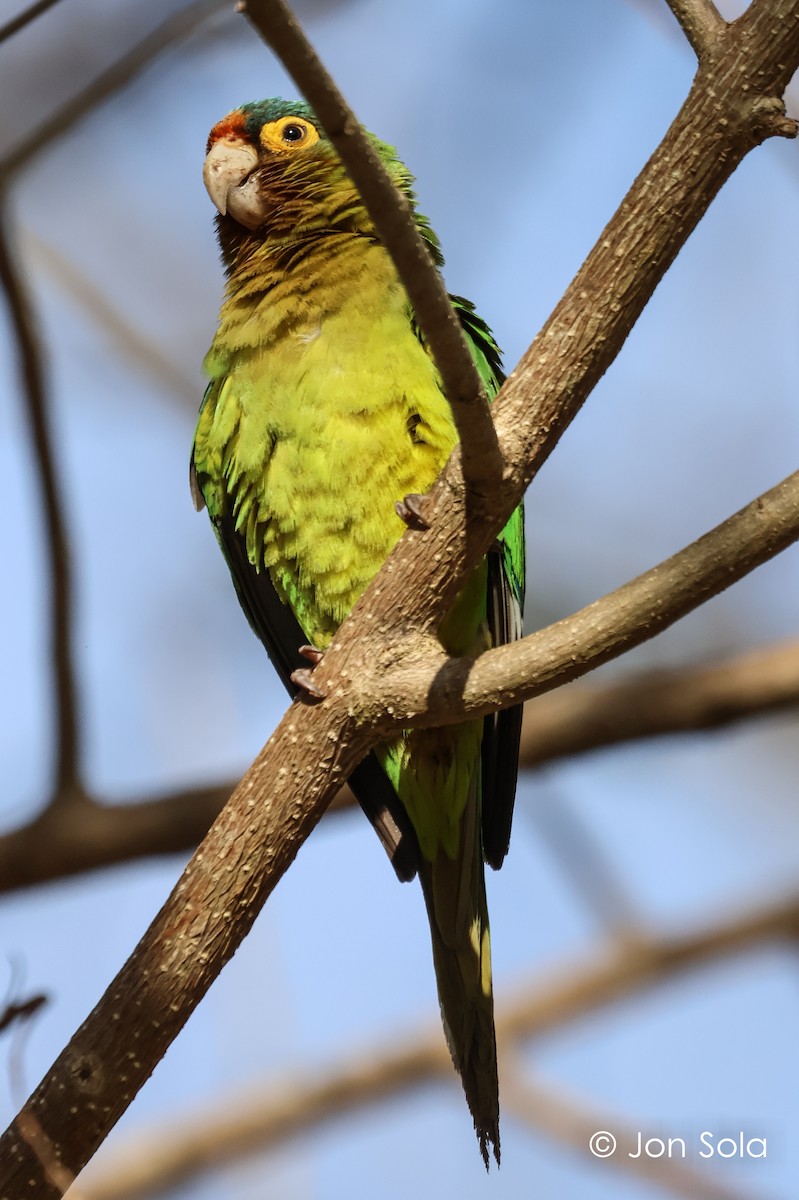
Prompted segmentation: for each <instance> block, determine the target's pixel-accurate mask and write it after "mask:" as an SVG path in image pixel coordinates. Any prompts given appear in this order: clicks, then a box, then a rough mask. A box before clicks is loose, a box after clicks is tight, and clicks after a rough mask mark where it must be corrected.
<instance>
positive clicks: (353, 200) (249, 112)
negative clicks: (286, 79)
mask: <svg viewBox="0 0 799 1200" xmlns="http://www.w3.org/2000/svg"><path fill="white" fill-rule="evenodd" d="M371 140H372V143H373V145H374V147H375V149H376V150H377V152H378V155H379V157H380V158H381V160H382V161H383V163H384V164H385V166H386V167H388V169H389V171H390V172H391V174H392V175H393V177H394V178H395V181H396V182H397V184H398V185H399V186H400V187H402V188H403V190H404V191H406V192H407V193H408V194H409V195H410V186H411V183H412V179H411V176H410V174H409V173H408V171H407V170H406V169H405V167H404V166H403V165H402V163H401V162H400V161H399V160H398V159H397V157H396V154H395V152H394V150H393V149H392V147H390V146H387V145H385V143H383V142H379V141H378V140H377V138H372V139H371ZM203 179H204V181H205V186H206V188H207V190H208V194H209V195H210V197H211V199H212V200H213V202H214V204H215V206H216V208H217V210H218V211H219V214H220V217H221V218H222V220H223V222H224V221H225V219H226V218H227V219H229V220H231V221H233V222H236V223H237V224H238V225H239V226H240V227H243V229H244V230H248V231H250V233H255V234H260V235H263V236H267V235H269V234H273V233H274V234H277V235H278V236H279V235H281V234H283V235H285V234H288V233H291V232H294V233H296V232H298V231H299V232H310V231H311V230H322V229H336V230H345V229H347V230H349V231H352V232H366V229H365V226H366V225H367V224H370V223H369V222H368V218H367V215H366V212H365V209H364V208H363V204H362V202H361V200H360V197H359V195H358V192H357V189H356V188H355V186H354V184H353V183H352V181H351V180H350V178H349V176H348V175H347V173H346V171H345V169H344V166H343V164H342V162H341V160H340V158H339V156H338V154H337V152H336V150H335V147H334V146H333V144H332V142H331V141H330V139H329V138H328V137H327V135H326V134H325V132H324V130H323V129H322V127H321V125H320V124H319V123H318V121H317V119H316V117H315V115H314V113H313V112H312V110H311V109H310V108H309V107H308V105H307V104H304V103H302V102H301V101H296V100H295V101H287V100H262V101H259V102H257V103H252V104H244V105H242V106H241V108H238V109H235V110H234V111H233V112H231V113H228V115H227V116H226V117H223V119H222V120H221V121H219V122H218V123H217V124H216V125H215V126H214V127H213V129H212V130H211V133H210V136H209V138H208V147H207V150H206V156H205V165H204V167H203Z"/></svg>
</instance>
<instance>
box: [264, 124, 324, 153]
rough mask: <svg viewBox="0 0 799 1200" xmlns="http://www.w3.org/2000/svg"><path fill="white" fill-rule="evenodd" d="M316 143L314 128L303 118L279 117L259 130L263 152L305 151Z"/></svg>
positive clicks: (317, 136) (316, 135) (316, 137)
mask: <svg viewBox="0 0 799 1200" xmlns="http://www.w3.org/2000/svg"><path fill="white" fill-rule="evenodd" d="M318 141H319V133H318V132H317V129H316V126H315V125H312V124H311V122H310V121H306V120H305V119H304V118H303V117H294V116H285V117H279V118H278V120H277V121H270V122H269V124H268V125H264V127H263V129H262V130H261V145H262V146H263V147H264V149H265V150H279V151H282V150H294V149H295V148H296V149H297V150H306V149H307V148H308V147H309V146H314V145H315V144H316V143H317V142H318Z"/></svg>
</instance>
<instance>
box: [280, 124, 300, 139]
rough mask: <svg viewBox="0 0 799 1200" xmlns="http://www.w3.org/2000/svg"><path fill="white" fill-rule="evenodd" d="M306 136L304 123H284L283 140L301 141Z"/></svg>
mask: <svg viewBox="0 0 799 1200" xmlns="http://www.w3.org/2000/svg"><path fill="white" fill-rule="evenodd" d="M304 137H305V127H304V126H303V125H284V127H283V141H284V142H301V141H302V139H303V138H304Z"/></svg>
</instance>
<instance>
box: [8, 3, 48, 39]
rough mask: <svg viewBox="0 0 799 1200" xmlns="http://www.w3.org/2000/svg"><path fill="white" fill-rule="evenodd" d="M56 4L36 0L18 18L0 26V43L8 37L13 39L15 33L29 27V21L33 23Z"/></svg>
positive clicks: (13, 18)
mask: <svg viewBox="0 0 799 1200" xmlns="http://www.w3.org/2000/svg"><path fill="white" fill-rule="evenodd" d="M57 3H58V0H37V3H36V4H31V5H30V7H29V8H26V9H24V10H23V11H22V12H21V13H20V14H19V16H16V17H12V18H11V20H10V21H7V22H6V23H5V25H0V42H5V41H7V40H8V39H9V38H10V37H13V36H14V34H15V33H19V31H20V30H21V29H24V28H25V26H26V25H30V23H31V21H35V20H36V18H37V17H40V16H42V14H43V13H46V12H47V10H48V9H49V8H52V7H53V5H54V4H57Z"/></svg>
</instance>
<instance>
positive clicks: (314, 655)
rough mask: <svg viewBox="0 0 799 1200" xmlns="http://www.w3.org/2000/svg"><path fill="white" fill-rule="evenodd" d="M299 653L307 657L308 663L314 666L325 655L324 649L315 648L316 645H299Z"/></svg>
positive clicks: (317, 664) (316, 665)
mask: <svg viewBox="0 0 799 1200" xmlns="http://www.w3.org/2000/svg"><path fill="white" fill-rule="evenodd" d="M300 654H301V655H302V657H303V658H307V659H308V662H309V663H313V665H314V666H315V667H318V666H319V664H320V662H321V661H322V659H323V658H324V657H325V652H324V650H317V648H316V646H300Z"/></svg>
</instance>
